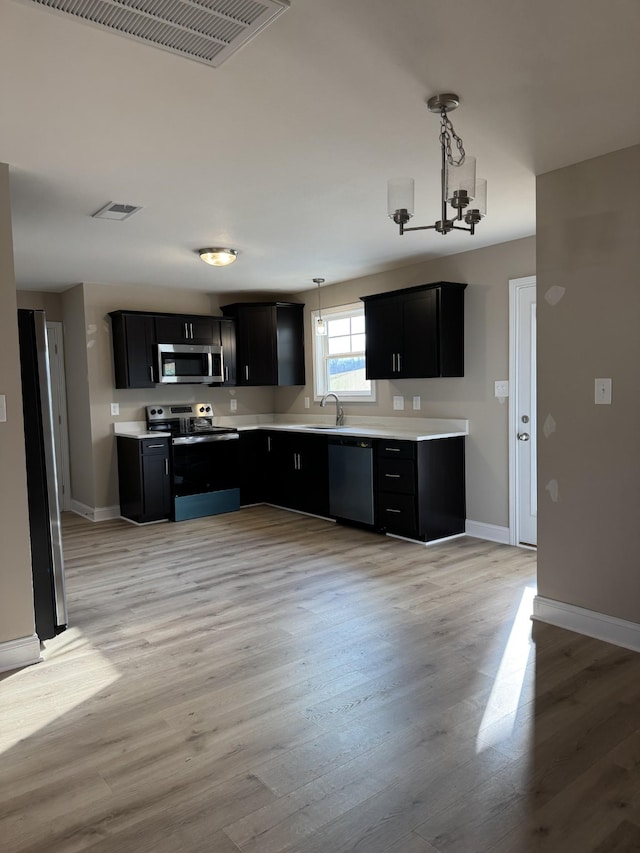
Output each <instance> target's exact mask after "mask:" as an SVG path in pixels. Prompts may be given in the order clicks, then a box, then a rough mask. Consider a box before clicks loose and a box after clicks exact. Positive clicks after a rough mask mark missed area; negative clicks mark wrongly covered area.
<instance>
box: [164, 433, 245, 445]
mask: <svg viewBox="0 0 640 853" xmlns="http://www.w3.org/2000/svg"><path fill="white" fill-rule="evenodd" d="M237 438H240V436H239V435H238V433H237V432H226V433H224V435H179V436H176V438H173V439H171V444H172V445H173V446H174V447H175V446H176V445H180V444H206V443H208V442H210V441H233V440H234V439H237Z"/></svg>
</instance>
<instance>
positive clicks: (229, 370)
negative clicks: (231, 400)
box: [220, 319, 237, 385]
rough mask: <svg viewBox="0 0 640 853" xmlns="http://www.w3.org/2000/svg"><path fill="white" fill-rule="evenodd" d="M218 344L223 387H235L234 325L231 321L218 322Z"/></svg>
mask: <svg viewBox="0 0 640 853" xmlns="http://www.w3.org/2000/svg"><path fill="white" fill-rule="evenodd" d="M220 342H221V344H222V361H223V365H224V366H223V370H224V382H223V383H222V384H223V385H235V384H236V382H237V379H236V365H237V349H236V325H235V323H234V321H233V320H231V319H222V320H220Z"/></svg>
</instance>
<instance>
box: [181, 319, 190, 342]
mask: <svg viewBox="0 0 640 853" xmlns="http://www.w3.org/2000/svg"><path fill="white" fill-rule="evenodd" d="M182 325H183V326H184V336H185V338H186V339H187V340H189V326H188V325H187V324H186V323H183V324H182Z"/></svg>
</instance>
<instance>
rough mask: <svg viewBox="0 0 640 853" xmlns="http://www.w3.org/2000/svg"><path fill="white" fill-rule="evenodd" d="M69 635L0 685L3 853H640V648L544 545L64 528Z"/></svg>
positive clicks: (339, 534)
mask: <svg viewBox="0 0 640 853" xmlns="http://www.w3.org/2000/svg"><path fill="white" fill-rule="evenodd" d="M64 546H65V559H66V567H67V582H68V597H69V610H70V617H71V625H72V627H71V628H70V629H69V630H68V631H67V632H65V633H64V634H62V635H60V636H59V637H57V638H56V639H55V640H52V641H49V642H48V643H47V644H46V646H47V647H46V651H45V658H46V660H45V662H44V663H42V664H39V665H37V666H33V667H29V668H27V669H24V670H22V671H20V672H16V673H10V674H6V675H5V676H3V677H1V680H0V697H1V698H0V703H1V704H0V794H1V796H0V850H1V851H2V853H27V851H29V853H45V851H46V853H75V852H76V851H91V853H106V851H108V853H129V851H131V852H132V853H133V851H135V853H147V852H148V853H151V851H153V853H181V851H185V853H205V851H206V853H232V851H233V853H238V851H243V852H244V853H280V851H283V853H347V851H358V853H434V851H440V853H454V851H455V852H456V853H489V851H495V853H521V851H524V853H527V852H528V851H554V853H555V851H558V853H560V851H562V853H588V851H592V852H593V853H629V851H637V850H640V730H639V726H640V655H636V654H634V653H632V652H628V651H625V650H623V649H619V648H616V647H613V646H609V645H606V644H604V643H600V642H597V641H595V640H589V639H587V638H584V637H580V636H578V635H576V634H572V633H569V632H565V631H562V630H560V629H557V628H553V627H550V626H545V625H537V626H535V630H534V634H535V643H533V642H532V641H531V622H530V621H529V619H528V613H529V612H530V606H529V602H530V598H531V588H532V586H533V584H534V581H535V555H534V554H533V553H531V552H530V551H526V550H519V549H515V548H510V547H506V546H500V545H494V544H491V543H487V542H482V541H480V540H477V539H472V538H463V539H459V540H455V541H452V542H450V543H447V544H443V545H439V546H434V547H431V548H424V547H423V546H420V545H414V544H411V543H407V542H402V541H398V540H393V539H390V538H385V537H381V536H376V535H374V534H370V533H367V532H362V531H357V530H353V529H349V528H345V527H340V526H336V525H332V524H330V523H328V522H324V521H321V520H318V519H313V518H307V517H304V516H299V515H294V514H291V513H286V512H284V511H281V510H277V509H273V508H270V507H254V508H250V509H246V510H243V511H242V512H240V513H231V514H229V515H224V516H218V517H216V518H212V519H199V520H195V521H187V522H182V523H178V524H160V525H153V526H148V527H145V528H138V527H134V526H131V525H128V524H126V523H124V522H121V521H114V522H105V523H101V524H92V523H90V522H88V521H85V520H83V519H81V518H79V517H76V516H68V517H67V518H65V522H64Z"/></svg>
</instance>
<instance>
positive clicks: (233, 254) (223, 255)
mask: <svg viewBox="0 0 640 853" xmlns="http://www.w3.org/2000/svg"><path fill="white" fill-rule="evenodd" d="M198 254H199V255H200V258H201V259H202V260H203V261H204V262H205V264H211V266H213V267H227V266H229V264H232V263H233V262H234V261H235V259H236V258H237V257H238V250H237V249H222V248H220V247H219V246H214V247H213V248H211V249H198Z"/></svg>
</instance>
